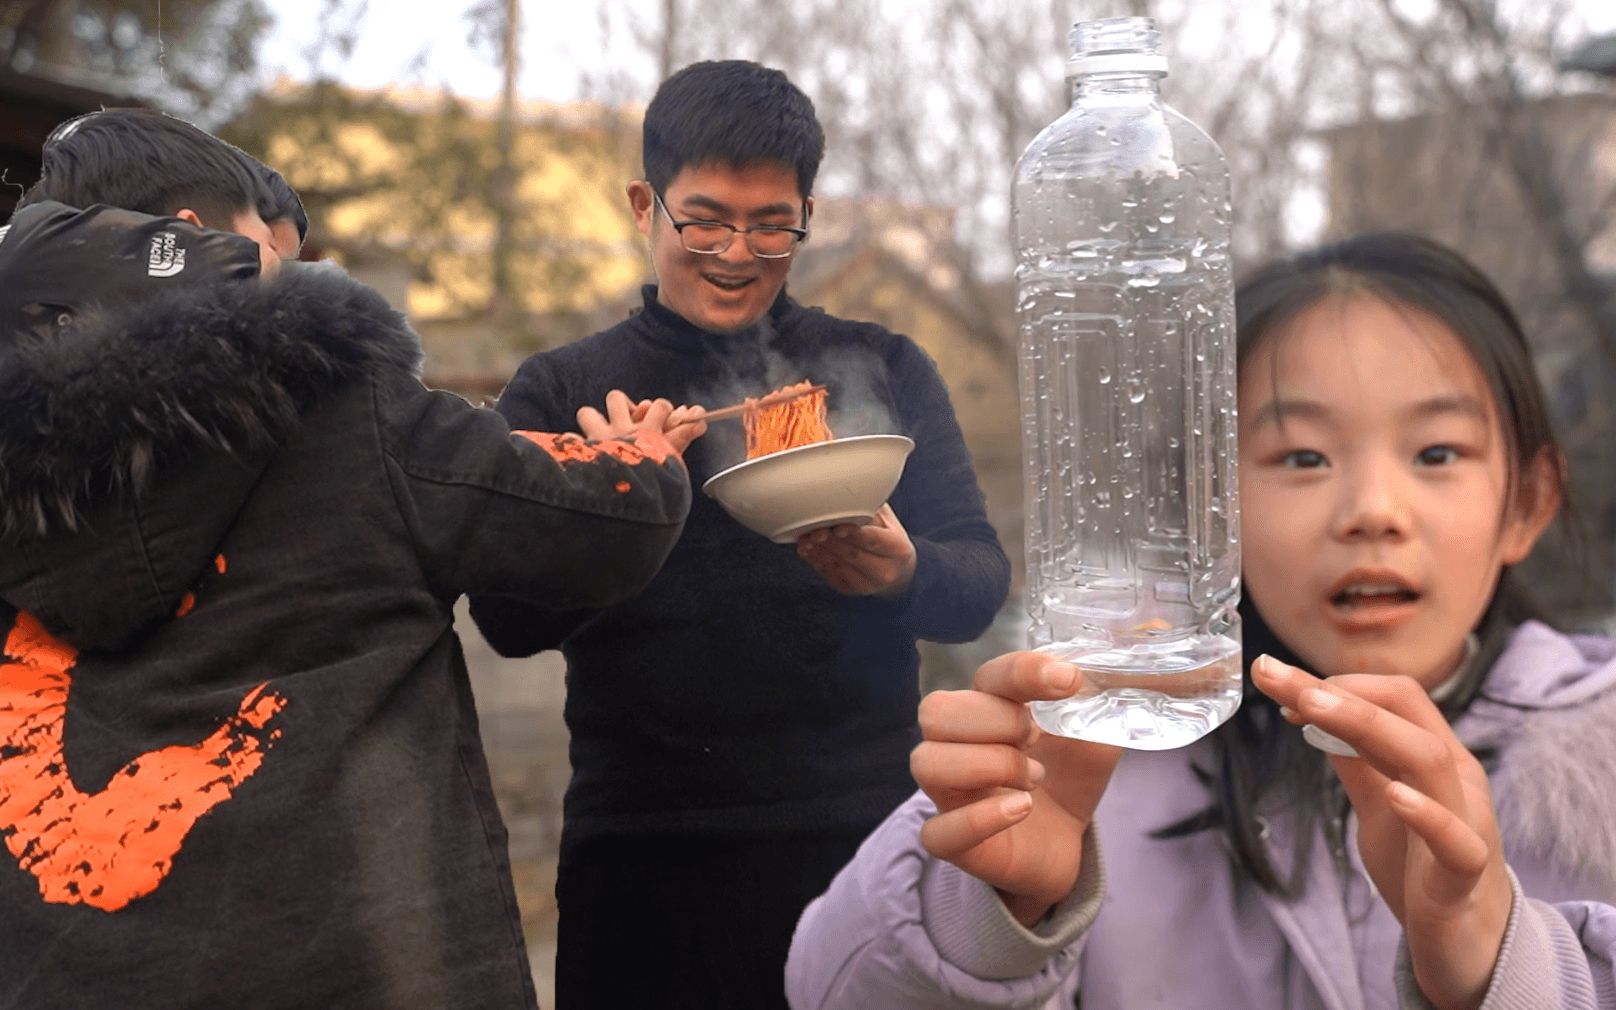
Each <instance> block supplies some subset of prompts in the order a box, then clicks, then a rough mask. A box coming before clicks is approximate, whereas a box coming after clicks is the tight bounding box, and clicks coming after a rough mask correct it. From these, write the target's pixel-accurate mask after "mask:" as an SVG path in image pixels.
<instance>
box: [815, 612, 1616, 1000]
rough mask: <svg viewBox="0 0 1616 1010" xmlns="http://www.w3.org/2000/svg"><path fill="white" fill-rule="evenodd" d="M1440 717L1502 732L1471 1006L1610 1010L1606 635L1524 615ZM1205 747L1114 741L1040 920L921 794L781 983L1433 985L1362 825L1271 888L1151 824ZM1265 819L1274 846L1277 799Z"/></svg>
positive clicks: (854, 872) (1192, 989)
mask: <svg viewBox="0 0 1616 1010" xmlns="http://www.w3.org/2000/svg"><path fill="white" fill-rule="evenodd" d="M1455 730H1456V731H1457V733H1458V735H1459V737H1460V739H1462V740H1463V741H1464V742H1465V743H1466V744H1467V745H1468V746H1470V747H1472V748H1496V749H1497V750H1498V752H1499V755H1500V757H1499V761H1498V766H1497V770H1496V771H1495V772H1494V774H1493V776H1492V787H1493V794H1494V800H1495V802H1496V804H1497V807H1498V816H1499V824H1500V828H1501V830H1502V833H1503V838H1504V848H1505V855H1506V858H1507V859H1508V861H1509V865H1510V868H1511V870H1512V871H1513V875H1514V882H1515V885H1516V891H1515V904H1514V907H1513V909H1512V910H1511V913H1510V921H1509V927H1508V932H1507V933H1506V935H1505V940H1504V948H1503V951H1502V952H1501V955H1500V958H1499V963H1498V967H1497V969H1496V970H1495V972H1494V976H1493V982H1492V987H1491V989H1490V990H1489V992H1488V994H1487V999H1486V1002H1485V1003H1484V1004H1483V1007H1484V1010H1526V1008H1533V1010H1540V1008H1541V1010H1551V1008H1552V1010H1571V1008H1577V1010H1582V1008H1589V1010H1593V1008H1603V1010H1616V967H1613V959H1616V907H1613V906H1616V642H1611V641H1608V640H1605V639H1597V638H1578V637H1567V636H1564V635H1561V634H1559V633H1558V632H1555V631H1552V630H1550V629H1548V628H1546V627H1544V626H1543V625H1540V624H1526V625H1523V626H1522V627H1521V628H1519V629H1518V630H1517V631H1516V632H1515V634H1514V636H1513V637H1512V638H1511V640H1510V643H1509V647H1508V648H1507V649H1506V650H1505V652H1504V654H1503V656H1502V657H1500V659H1499V660H1498V663H1497V664H1496V665H1495V666H1494V667H1493V669H1492V671H1491V673H1490V674H1489V676H1488V678H1487V683H1486V685H1485V687H1484V689H1483V693H1482V695H1481V696H1480V697H1479V698H1478V699H1477V700H1476V701H1475V702H1474V703H1473V704H1472V705H1471V707H1470V709H1469V711H1467V712H1466V713H1465V715H1464V716H1463V717H1462V718H1461V719H1460V720H1458V722H1457V723H1456V724H1455ZM1206 754H1207V749H1206V746H1205V744H1204V743H1203V744H1198V745H1196V746H1192V747H1189V748H1185V749H1183V750H1179V751H1164V752H1158V753H1146V752H1130V753H1129V754H1127V755H1126V756H1125V757H1124V759H1123V761H1122V764H1121V765H1120V766H1119V768H1118V770H1117V774H1116V777H1115V778H1114V779H1113V781H1112V783H1111V785H1110V788H1109V789H1108V790H1107V792H1106V795H1105V799H1104V800H1103V801H1102V803H1101V805H1100V808H1099V811H1098V813H1097V814H1096V818H1095V827H1094V828H1093V829H1091V836H1090V841H1089V842H1088V843H1087V849H1088V851H1089V852H1096V851H1098V852H1101V853H1103V859H1100V860H1096V859H1092V858H1090V859H1085V861H1084V862H1085V865H1084V870H1083V874H1082V876H1081V878H1080V879H1079V880H1078V885H1077V887H1076V889H1075V890H1074V891H1073V893H1072V895H1070V896H1069V897H1068V898H1067V899H1066V900H1064V901H1063V902H1061V904H1060V905H1059V906H1057V907H1056V909H1055V911H1054V913H1053V914H1052V915H1051V916H1050V917H1049V918H1048V919H1046V920H1045V921H1044V922H1043V923H1042V924H1040V925H1039V927H1038V928H1037V929H1036V930H1027V929H1024V928H1022V927H1021V925H1020V924H1019V923H1017V922H1016V921H1015V920H1014V919H1012V918H1011V917H1010V916H1009V915H1008V913H1007V912H1006V911H1005V909H1004V905H1003V904H1002V903H1001V902H1000V901H999V899H998V897H997V896H996V895H995V894H994V892H993V891H992V889H991V888H989V887H988V886H987V885H985V884H983V883H982V882H980V881H978V880H976V879H975V878H972V877H970V876H968V875H966V874H964V873H962V872H961V871H960V870H958V869H957V868H956V867H954V866H953V865H952V864H949V863H945V862H942V861H940V860H936V859H933V858H931V857H930V856H928V855H927V854H926V852H925V850H924V849H922V848H921V847H920V842H919V828H920V824H921V822H923V821H924V820H925V819H926V818H927V817H928V816H930V815H931V813H932V812H933V807H932V805H931V803H930V801H929V800H927V799H926V797H925V796H923V795H920V794H916V795H915V796H914V797H913V798H911V799H910V800H909V801H908V802H907V803H905V804H904V805H903V806H902V807H900V808H898V809H897V810H896V811H894V812H893V814H892V815H891V816H890V817H888V818H887V820H886V821H885V823H883V824H882V825H881V826H880V827H879V828H877V829H876V831H875V832H874V833H873V834H872V835H871V836H870V837H869V839H867V840H866V841H865V843H864V845H863V847H862V848H861V849H860V850H859V852H858V855H857V856H856V857H855V858H854V859H853V861H852V862H851V863H850V864H848V866H847V867H846V868H845V869H843V870H842V872H841V873H840V874H839V875H838V876H837V878H836V880H835V881H834V882H833V883H832V884H831V886H830V889H829V890H828V891H826V892H825V894H824V895H823V896H821V897H820V898H819V899H818V900H817V901H815V902H814V903H813V904H812V905H810V906H808V909H807V910H806V911H805V912H804V913H803V916H802V919H801V921H800V922H799V923H798V926H797V934H796V937H795V939H794V940H793V942H792V945H791V958H790V961H789V963H788V965H787V967H786V989H787V993H788V994H789V996H790V1000H791V1005H792V1006H793V1007H794V1008H795V1010H820V1008H833V1007H834V1008H850V1010H911V1008H921V1007H926V1008H932V1007H973V1008H975V1007H981V1008H988V1007H992V1008H1008V1007H1016V1008H1047V1010H1072V1008H1074V1007H1076V1006H1077V1005H1078V994H1079V991H1081V995H1082V1010H1149V1008H1162V1010H1189V1008H1196V1010H1200V1008H1254V1010H1256V1008H1260V1010H1382V1008H1386V1010H1390V1008H1395V1007H1404V1008H1424V1007H1427V1006H1428V1003H1427V1002H1426V1000H1425V999H1424V997H1423V996H1422V995H1421V994H1420V992H1419V990H1418V988H1417V987H1416V986H1415V985H1414V983H1413V980H1412V975H1411V973H1410V972H1409V970H1408V966H1407V954H1406V947H1403V945H1402V943H1401V941H1402V931H1401V928H1400V927H1399V926H1398V924H1397V921H1396V920H1395V919H1394V918H1393V917H1392V915H1391V913H1390V912H1389V911H1388V910H1387V908H1386V905H1385V904H1384V903H1383V902H1381V901H1380V900H1379V898H1378V897H1377V896H1376V895H1375V893H1374V890H1373V888H1372V886H1371V885H1370V883H1369V881H1368V877H1367V875H1366V874H1365V873H1364V871H1363V867H1362V864H1361V863H1360V862H1359V861H1358V857H1357V848H1356V845H1354V844H1349V845H1348V846H1347V853H1346V858H1347V860H1348V861H1349V862H1350V864H1351V867H1352V869H1351V871H1350V872H1345V873H1343V872H1340V871H1338V870H1337V866H1338V865H1340V863H1339V861H1338V860H1337V859H1335V858H1332V857H1331V854H1330V853H1329V852H1328V851H1327V850H1326V842H1325V840H1324V835H1323V832H1322V830H1320V831H1318V832H1317V837H1316V838H1315V839H1314V842H1313V851H1312V854H1311V855H1312V858H1310V860H1309V867H1310V872H1309V875H1308V878H1307V881H1306V885H1305V889H1304V891H1303V893H1302V896H1301V897H1300V898H1298V899H1294V900H1281V899H1278V898H1275V897H1274V896H1273V895H1270V894H1268V893H1266V892H1264V891H1263V890H1262V889H1261V888H1259V887H1257V886H1256V885H1255V884H1254V883H1252V882H1250V881H1249V880H1246V879H1243V878H1242V877H1240V876H1238V875H1237V874H1236V873H1235V872H1234V870H1233V868H1232V864H1231V862H1230V860H1229V858H1228V857H1227V855H1226V852H1225V849H1224V847H1223V843H1222V842H1221V841H1220V839H1221V835H1219V834H1218V833H1215V832H1201V833H1198V834H1195V835H1191V836H1189V837H1186V838H1176V839H1170V840H1160V839H1153V838H1150V837H1149V835H1150V832H1151V831H1153V830H1155V829H1156V828H1159V827H1161V826H1162V825H1164V824H1168V823H1171V822H1172V821H1175V820H1177V819H1178V818H1179V817H1181V816H1184V815H1186V814H1189V813H1193V812H1194V811H1196V810H1198V809H1200V808H1201V807H1202V806H1204V805H1205V803H1206V791H1205V788H1204V787H1203V786H1202V785H1200V784H1199V783H1198V782H1197V781H1196V779H1195V777H1194V775H1193V774H1192V771H1191V764H1192V762H1195V761H1196V759H1197V757H1200V758H1201V759H1203V760H1204V758H1205V755H1206ZM1268 827H1269V834H1268V843H1269V845H1270V846H1271V850H1272V851H1273V852H1274V854H1275V857H1276V860H1277V865H1281V866H1283V865H1288V862H1287V861H1286V858H1287V857H1286V856H1285V855H1284V854H1288V853H1289V852H1290V851H1291V832H1290V831H1289V830H1288V827H1289V825H1288V823H1287V821H1286V819H1285V818H1281V817H1276V818H1275V819H1274V820H1273V821H1272V822H1271V823H1270V824H1269V826H1268ZM1354 829H1355V825H1354V824H1352V823H1350V822H1349V825H1348V830H1349V833H1350V832H1351V831H1353V830H1354ZM1095 833H1097V835H1098V841H1099V844H1098V847H1096V846H1095V845H1094V844H1093V840H1094V835H1095ZM1102 862H1103V871H1102V869H1101V863H1102Z"/></svg>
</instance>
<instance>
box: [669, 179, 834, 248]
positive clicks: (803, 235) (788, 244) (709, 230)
mask: <svg viewBox="0 0 1616 1010" xmlns="http://www.w3.org/2000/svg"><path fill="white" fill-rule="evenodd" d="M651 196H652V198H653V199H655V200H656V203H657V206H658V207H661V208H662V213H663V214H665V215H667V218H668V223H669V224H671V225H673V230H674V231H676V232H678V233H679V241H680V242H681V243H683V244H684V247H685V251H686V252H693V253H695V254H697V255H698V256H717V255H718V254H719V253H721V252H724V251H725V250H727V249H728V248H729V247H730V244H731V243H732V242H734V241H735V236H736V234H737V233H738V234H741V235H745V236H746V247H747V248H748V249H750V250H752V255H753V256H756V257H757V258H758V259H763V260H781V259H785V258H786V257H787V256H790V255H791V254H792V253H794V252H796V251H797V246H799V245H801V244H802V243H803V242H804V241H806V240H807V238H808V229H807V228H788V227H786V226H785V225H779V224H754V225H752V226H751V227H749V228H737V227H735V226H734V225H732V224H725V223H724V222H722V221H700V220H692V221H675V220H674V219H673V214H672V212H670V211H669V210H668V205H667V204H666V203H664V202H663V201H662V194H661V193H658V192H656V191H655V190H652V191H651ZM802 214H803V220H805V221H806V220H807V218H808V206H807V204H804V205H803V209H802Z"/></svg>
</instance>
